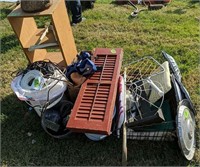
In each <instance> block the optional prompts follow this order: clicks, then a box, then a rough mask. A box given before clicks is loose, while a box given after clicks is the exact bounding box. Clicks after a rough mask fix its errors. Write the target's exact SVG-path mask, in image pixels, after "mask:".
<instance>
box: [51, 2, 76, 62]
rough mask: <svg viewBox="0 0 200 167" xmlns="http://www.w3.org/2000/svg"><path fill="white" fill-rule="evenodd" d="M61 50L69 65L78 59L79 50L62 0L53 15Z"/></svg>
mask: <svg viewBox="0 0 200 167" xmlns="http://www.w3.org/2000/svg"><path fill="white" fill-rule="evenodd" d="M51 16H52V21H53V25H54V27H55V33H56V35H57V39H58V42H59V43H60V46H62V47H61V52H62V54H63V58H64V60H65V62H66V64H67V65H69V64H71V63H72V61H73V60H75V59H76V55H77V50H76V45H75V41H74V36H73V32H72V29H71V25H70V21H69V17H68V15H67V9H66V6H65V2H64V1H61V2H60V3H59V4H58V6H57V9H56V10H55V11H54V13H53V14H52V15H51Z"/></svg>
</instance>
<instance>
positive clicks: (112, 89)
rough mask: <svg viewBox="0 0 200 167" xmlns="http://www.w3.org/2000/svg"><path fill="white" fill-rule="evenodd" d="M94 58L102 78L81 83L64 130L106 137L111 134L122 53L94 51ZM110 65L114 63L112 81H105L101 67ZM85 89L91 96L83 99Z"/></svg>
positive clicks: (103, 50)
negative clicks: (99, 67)
mask: <svg viewBox="0 0 200 167" xmlns="http://www.w3.org/2000/svg"><path fill="white" fill-rule="evenodd" d="M94 56H96V57H97V59H96V60H95V61H94V63H95V64H96V63H97V64H98V65H102V66H103V70H102V71H101V74H100V75H101V76H100V78H99V80H98V81H97V79H96V78H95V79H93V78H92V77H91V78H89V79H88V80H87V81H86V82H85V83H83V85H82V86H81V89H80V92H79V94H78V97H77V100H76V102H75V105H74V108H73V109H72V113H71V115H70V119H69V121H68V123H67V125H66V127H67V128H68V129H71V130H72V131H76V132H82V133H98V134H106V135H109V134H110V133H111V125H112V118H113V111H114V108H115V101H116V95H117V87H118V78H119V75H120V68H121V64H122V58H123V51H122V49H120V48H118V49H115V51H114V50H111V49H105V48H97V49H96V50H95V52H94ZM98 58H99V59H98ZM102 60H103V61H102ZM110 62H111V64H112V63H113V62H114V68H112V73H109V75H110V77H109V78H111V80H106V79H105V78H103V77H102V75H103V74H106V71H104V68H106V67H109V64H110ZM101 79H102V80H101ZM88 90H89V91H90V94H92V95H93V97H91V98H89V97H87V98H85V97H86V96H87V94H88ZM87 99H88V101H87ZM86 104H87V105H86ZM88 104H90V105H88ZM82 106H87V110H88V111H89V113H88V114H84V112H85V110H83V109H84V108H83V107H82Z"/></svg>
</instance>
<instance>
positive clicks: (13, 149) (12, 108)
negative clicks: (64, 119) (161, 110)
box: [0, 0, 200, 166]
mask: <svg viewBox="0 0 200 167" xmlns="http://www.w3.org/2000/svg"><path fill="white" fill-rule="evenodd" d="M10 5H11V4H10V3H2V2H0V9H1V13H0V16H1V21H0V32H1V33H0V37H1V57H0V62H1V65H0V71H1V82H0V83H1V90H0V98H1V115H0V121H1V128H2V129H1V130H2V132H1V142H2V144H1V153H2V154H1V158H2V162H1V165H8V166H40V165H41V166H73V165H74V166H81V165H84V166H95V165H99V166H100V165H103V166H108V165H110V166H118V165H121V148H122V140H121V139H119V140H118V139H116V137H115V136H110V137H109V138H107V139H106V140H104V141H102V142H99V143H95V142H92V141H89V140H88V139H87V138H86V137H85V136H84V135H83V134H73V135H72V136H71V137H70V138H68V139H65V140H55V139H53V138H51V137H50V136H48V135H47V134H46V133H45V132H44V131H43V130H42V128H41V126H40V118H39V117H38V116H37V115H36V113H35V112H32V111H29V110H28V106H27V105H26V104H25V103H22V102H21V101H19V100H18V99H17V97H16V96H15V95H14V93H13V91H12V90H11V88H10V83H11V81H12V79H13V75H12V73H13V72H15V71H17V70H20V69H23V68H25V67H26V65H27V63H28V61H27V59H26V57H25V54H24V53H23V51H22V49H21V46H20V44H19V41H18V40H17V38H16V36H15V34H14V32H13V30H12V28H11V26H10V24H9V22H8V20H7V18H6V16H7V14H9V13H10V12H11V10H10V9H9V6H10ZM139 7H141V6H139ZM132 11H133V8H132V7H131V6H130V5H123V6H118V5H116V4H114V3H112V1H111V0H97V1H96V3H95V7H94V9H92V10H85V11H84V12H83V15H84V17H86V18H87V19H86V21H84V22H82V23H80V24H79V25H78V26H75V27H72V30H73V34H74V39H75V42H76V46H77V49H78V51H79V52H80V51H82V50H86V51H90V50H93V49H94V48H98V47H103V48H118V47H119V48H123V50H124V59H123V61H124V62H123V64H127V63H129V62H130V61H133V60H136V59H139V58H141V57H144V56H153V57H154V58H156V59H158V60H159V61H160V62H163V61H164V58H163V57H162V56H161V51H162V50H164V51H166V52H167V53H169V54H170V55H172V56H173V57H174V59H175V60H176V61H177V64H178V66H179V68H180V70H181V73H182V76H183V83H184V85H185V86H186V88H187V89H188V92H189V93H190V95H191V98H192V101H193V103H194V105H195V109H196V110H197V112H198V115H197V117H196V120H197V130H199V129H200V114H199V112H200V67H199V62H200V59H199V53H200V50H199V48H200V38H199V22H200V17H199V16H200V6H199V3H198V2H195V1H192V0H173V1H172V2H171V4H169V5H168V6H166V7H164V8H162V9H160V10H155V11H149V10H147V11H143V12H141V13H140V14H139V15H138V17H136V18H131V17H130V13H131V12H132ZM47 21H48V19H47ZM45 22H46V18H45V19H43V20H39V19H38V20H37V24H38V26H43V25H44V24H45ZM15 74H16V73H15ZM28 132H31V133H32V136H31V137H29V136H28V135H27V133H28ZM199 138H200V137H199V136H198V139H199ZM32 140H35V141H36V142H35V143H34V144H32ZM197 145H198V147H197V152H196V154H195V157H194V160H192V161H191V162H188V161H186V160H185V159H184V158H183V156H182V155H181V153H180V150H179V148H178V145H177V142H172V143H168V142H148V141H129V142H128V148H129V150H128V155H129V157H128V159H129V164H128V165H131V166H133V165H139V166H142V165H145V166H150V165H153V166H194V165H197V164H199V163H200V153H199V146H200V143H199V142H197Z"/></svg>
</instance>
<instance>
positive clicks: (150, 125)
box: [123, 57, 174, 140]
mask: <svg viewBox="0 0 200 167" xmlns="http://www.w3.org/2000/svg"><path fill="white" fill-rule="evenodd" d="M165 73H166V70H165V68H164V67H163V65H161V64H160V63H159V62H157V61H156V60H155V59H154V58H152V57H145V58H142V59H140V60H138V61H134V62H132V63H130V64H128V65H126V66H125V67H124V70H123V74H124V80H125V88H126V90H125V91H126V99H125V101H126V119H125V122H126V128H127V132H126V133H127V134H126V135H127V139H137V140H165V139H169V140H171V139H172V138H173V136H174V133H173V130H174V121H173V119H172V118H171V116H170V115H169V114H170V108H169V104H168V103H167V102H165V101H164V94H165V92H166V90H168V88H166V86H165V85H166V84H165V80H166V78H165Z"/></svg>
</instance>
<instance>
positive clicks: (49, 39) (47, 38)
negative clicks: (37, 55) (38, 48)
mask: <svg viewBox="0 0 200 167" xmlns="http://www.w3.org/2000/svg"><path fill="white" fill-rule="evenodd" d="M43 32H44V28H40V29H37V30H36V31H35V32H34V34H33V35H32V36H31V37H30V38H29V40H28V42H27V43H26V44H25V45H24V48H30V46H33V45H34V44H36V42H37V41H38V40H39V38H40V36H41V35H42V33H43ZM47 43H56V39H55V37H54V34H53V32H52V31H50V32H48V33H47V35H46V36H45V37H44V39H43V40H42V41H41V42H40V44H47Z"/></svg>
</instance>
